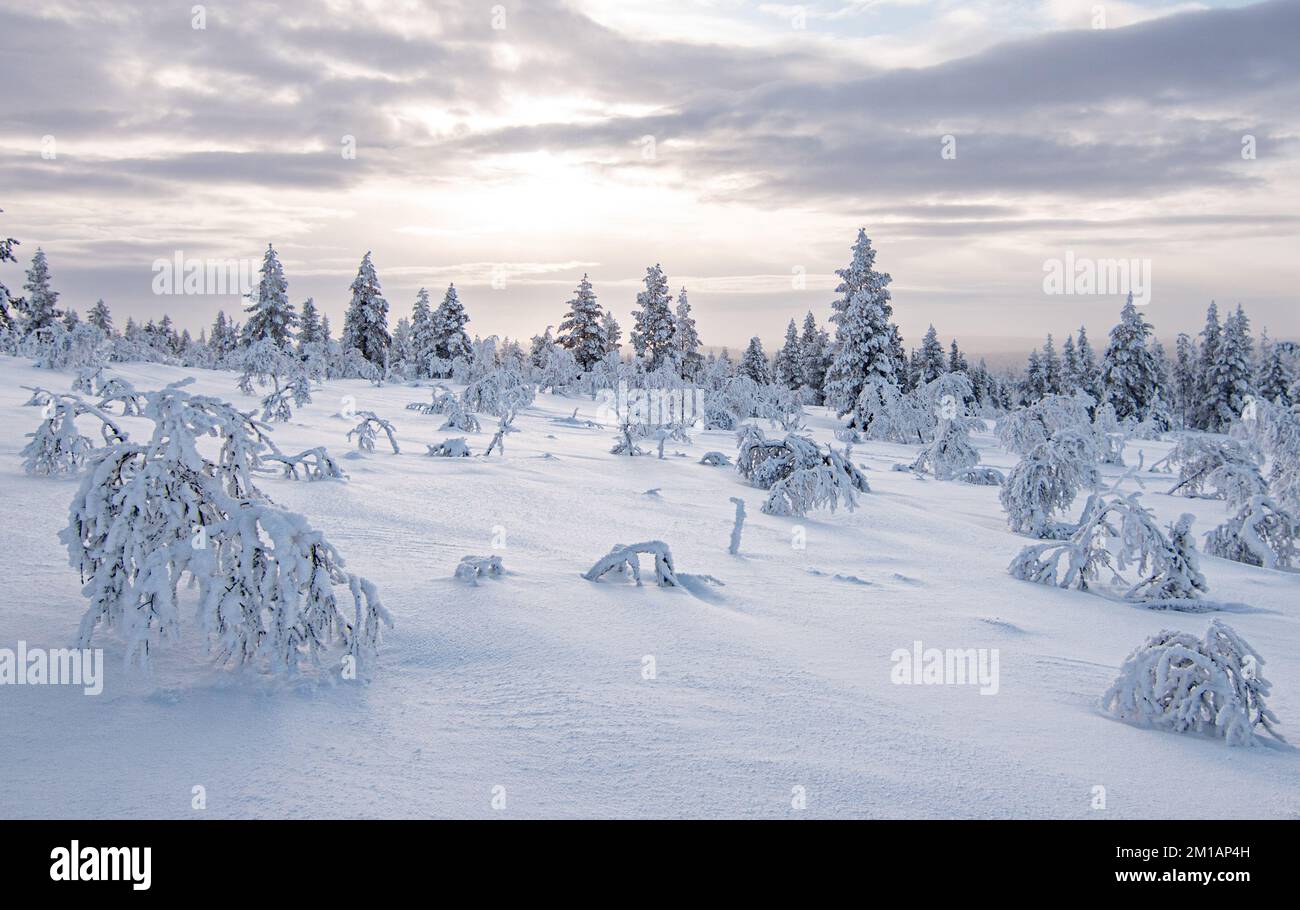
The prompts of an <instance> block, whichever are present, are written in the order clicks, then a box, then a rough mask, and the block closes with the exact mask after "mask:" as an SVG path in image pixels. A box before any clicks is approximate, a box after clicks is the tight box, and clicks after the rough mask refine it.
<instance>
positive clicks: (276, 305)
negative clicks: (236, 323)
mask: <svg viewBox="0 0 1300 910" xmlns="http://www.w3.org/2000/svg"><path fill="white" fill-rule="evenodd" d="M260 274H261V276H262V277H261V280H260V281H258V283H257V289H256V290H254V291H253V293H251V294H249V295H248V299H249V300H251V301H252V303H251V304H250V305H249V306H248V307H246V308H245V310H244V312H246V313H247V314H248V320H247V321H246V322H245V323H244V338H243V340H244V343H245V344H253V343H255V342H258V341H262V340H263V339H265V340H267V341H270V342H271V343H272V344H274V345H275V346H276V347H279V348H285V347H288V346H289V341H290V338H291V336H292V334H293V327H294V325H295V324H296V323H297V321H298V317H297V315H296V314H295V313H294V311H293V304H291V303H290V302H289V293H288V291H289V283H288V282H287V281H286V280H285V277H284V267H283V266H281V265H280V257H279V256H277V255H276V253H275V248H274V247H273V246H271V244H269V243H268V244H267V245H266V255H265V256H263V257H262V268H261V270H260Z"/></svg>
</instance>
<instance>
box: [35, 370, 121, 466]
mask: <svg viewBox="0 0 1300 910" xmlns="http://www.w3.org/2000/svg"><path fill="white" fill-rule="evenodd" d="M24 388H27V387H26V386H24ZM30 391H31V392H32V397H31V399H30V400H29V401H28V404H38V405H39V406H40V407H41V409H42V413H43V415H44V420H42V421H41V423H40V425H39V426H38V427H37V428H36V430H35V431H34V432H31V433H28V434H27V436H28V438H30V439H31V442H29V443H28V444H27V445H26V446H24V447H23V450H22V452H20V453H19V454H20V455H22V457H23V470H24V471H26V472H27V473H28V474H32V475H38V476H40V475H53V474H76V473H77V472H79V471H80V470H81V469H82V467H84V466H85V464H86V462H87V461H88V460H90V459H91V458H93V457H94V454H95V449H94V444H93V443H92V442H91V441H90V439H89V438H88V437H86V436H83V435H82V434H81V433H80V431H78V429H77V418H78V417H80V416H82V415H88V416H90V417H93V418H95V419H96V420H98V421H99V425H100V434H101V435H102V436H103V439H104V444H105V445H109V446H111V445H114V444H116V443H119V442H124V441H126V433H125V432H124V431H123V430H122V429H121V427H119V426H118V425H117V423H115V422H114V420H113V418H112V417H110V416H109V415H108V414H106V413H105V412H103V411H102V410H100V409H99V408H97V407H95V406H93V405H91V404H89V403H87V402H85V401H83V400H82V399H81V398H80V397H79V396H77V395H68V394H60V393H58V392H50V391H47V390H45V389H41V388H32V389H30Z"/></svg>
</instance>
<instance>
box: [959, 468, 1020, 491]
mask: <svg viewBox="0 0 1300 910" xmlns="http://www.w3.org/2000/svg"><path fill="white" fill-rule="evenodd" d="M955 479H956V480H958V481H960V482H961V483H969V484H972V485H974V486H977V487H999V486H1001V485H1002V484H1004V483H1006V482H1007V479H1006V477H1004V476H1003V475H1002V472H1001V471H999V470H998V469H997V468H967V469H966V470H964V471H961V472H959V473H958V474H957V476H956V478H955Z"/></svg>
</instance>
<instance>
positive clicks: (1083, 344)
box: [1078, 326, 1104, 402]
mask: <svg viewBox="0 0 1300 910" xmlns="http://www.w3.org/2000/svg"><path fill="white" fill-rule="evenodd" d="M1078 353H1079V376H1078V388H1079V390H1080V391H1083V392H1087V393H1088V395H1090V396H1091V397H1092V400H1093V401H1095V402H1101V401H1102V400H1103V397H1104V395H1103V390H1102V385H1101V367H1100V366H1099V365H1098V364H1097V355H1096V354H1095V353H1094V352H1093V350H1092V342H1090V341H1089V340H1088V330H1087V328H1086V327H1084V326H1079V343H1078Z"/></svg>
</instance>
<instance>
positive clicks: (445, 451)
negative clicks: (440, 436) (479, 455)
mask: <svg viewBox="0 0 1300 910" xmlns="http://www.w3.org/2000/svg"><path fill="white" fill-rule="evenodd" d="M425 448H427V449H428V450H429V451H428V452H427V453H426V454H428V455H431V456H433V457H434V458H468V457H469V445H467V444H466V442H465V437H464V436H457V437H455V438H454V439H444V440H443V441H442V442H440V443H438V444H437V445H432V446H431V445H426V446H425Z"/></svg>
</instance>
